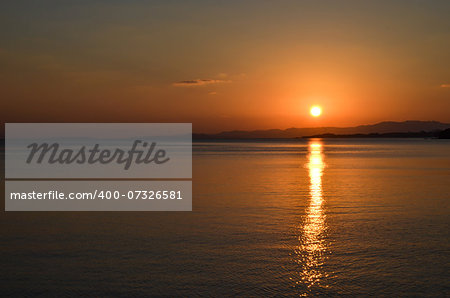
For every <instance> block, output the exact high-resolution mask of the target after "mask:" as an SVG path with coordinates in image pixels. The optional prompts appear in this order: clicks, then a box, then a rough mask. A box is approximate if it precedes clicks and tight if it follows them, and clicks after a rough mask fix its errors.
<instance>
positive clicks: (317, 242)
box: [296, 140, 327, 288]
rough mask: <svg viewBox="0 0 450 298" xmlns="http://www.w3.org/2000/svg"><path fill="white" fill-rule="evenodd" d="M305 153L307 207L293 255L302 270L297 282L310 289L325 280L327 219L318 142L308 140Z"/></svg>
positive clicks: (322, 159) (321, 154)
mask: <svg viewBox="0 0 450 298" xmlns="http://www.w3.org/2000/svg"><path fill="white" fill-rule="evenodd" d="M308 151H309V154H308V163H307V165H306V166H307V169H308V172H309V205H308V207H307V210H306V215H305V219H304V222H303V226H302V227H300V235H299V240H300V244H299V246H298V248H297V251H296V253H297V255H298V257H299V258H298V263H299V265H300V266H301V270H300V272H299V273H300V278H301V281H300V282H301V283H303V284H304V285H306V286H307V287H308V288H309V287H311V286H313V285H320V281H321V280H322V279H323V278H324V277H326V276H327V274H326V273H325V272H324V271H323V269H322V265H323V264H324V262H325V259H326V255H325V253H326V250H327V244H326V238H325V231H326V223H325V217H326V216H325V213H324V209H323V203H324V202H323V201H324V200H323V194H322V175H323V171H324V168H325V162H324V158H323V153H322V143H321V141H320V140H311V141H310V143H309V144H308ZM322 286H323V285H322Z"/></svg>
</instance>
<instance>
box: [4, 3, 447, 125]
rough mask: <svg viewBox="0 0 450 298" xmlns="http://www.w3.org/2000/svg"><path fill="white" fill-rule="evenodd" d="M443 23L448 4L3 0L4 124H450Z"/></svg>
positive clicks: (445, 18)
mask: <svg viewBox="0 0 450 298" xmlns="http://www.w3.org/2000/svg"><path fill="white" fill-rule="evenodd" d="M449 14H450V2H449V1H395V2H394V3H392V1H345V2H341V3H339V4H338V3H337V2H336V1H304V2H302V1H277V2H276V3H275V2H273V1H226V3H225V1H223V3H222V1H221V2H216V3H214V2H213V1H183V2H181V1H164V2H161V1H158V2H152V1H150V2H142V1H129V2H127V3H124V2H120V1H78V2H76V3H75V4H74V3H72V4H70V5H69V4H67V2H64V3H62V2H61V1H42V2H41V1H39V3H27V4H26V6H25V5H24V4H21V2H15V1H14V2H13V1H11V3H9V4H6V3H3V4H0V19H1V21H0V22H1V23H0V25H1V26H0V28H1V29H0V38H1V40H2V44H1V45H0V65H1V67H0V89H1V96H2V107H1V113H2V119H3V121H4V122H192V123H193V124H194V126H193V127H194V131H196V132H217V131H222V130H231V129H264V128H287V127H305V126H351V125H359V124H368V123H375V122H378V121H385V120H393V121H402V120H438V121H442V122H450V113H449V112H448V111H450V57H449V55H450V54H449V53H450V18H448V15H449ZM311 105H320V106H322V108H323V115H322V116H321V117H318V118H317V119H315V118H314V119H313V118H312V117H310V115H309V108H310V106H311Z"/></svg>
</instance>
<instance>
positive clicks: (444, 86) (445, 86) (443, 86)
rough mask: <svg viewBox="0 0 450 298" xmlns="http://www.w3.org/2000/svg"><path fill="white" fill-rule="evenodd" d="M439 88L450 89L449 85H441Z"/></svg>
mask: <svg viewBox="0 0 450 298" xmlns="http://www.w3.org/2000/svg"><path fill="white" fill-rule="evenodd" d="M441 88H450V84H442V85H441Z"/></svg>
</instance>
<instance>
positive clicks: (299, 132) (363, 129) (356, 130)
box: [193, 120, 450, 139]
mask: <svg viewBox="0 0 450 298" xmlns="http://www.w3.org/2000/svg"><path fill="white" fill-rule="evenodd" d="M448 128H450V123H442V122H439V121H419V120H408V121H401V122H398V121H383V122H378V123H375V124H365V125H358V126H352V127H306V128H295V127H292V128H287V129H267V130H252V131H246V130H232V131H223V132H220V133H216V134H202V133H194V134H193V139H283V138H299V137H305V136H311V135H322V134H346V135H348V134H373V133H379V134H382V133H413V132H432V131H442V130H445V129H448Z"/></svg>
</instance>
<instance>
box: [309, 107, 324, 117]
mask: <svg viewBox="0 0 450 298" xmlns="http://www.w3.org/2000/svg"><path fill="white" fill-rule="evenodd" d="M309 112H310V113H311V115H312V116H313V117H319V116H320V115H321V114H322V108H321V107H319V106H313V107H311V110H310V111H309Z"/></svg>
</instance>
